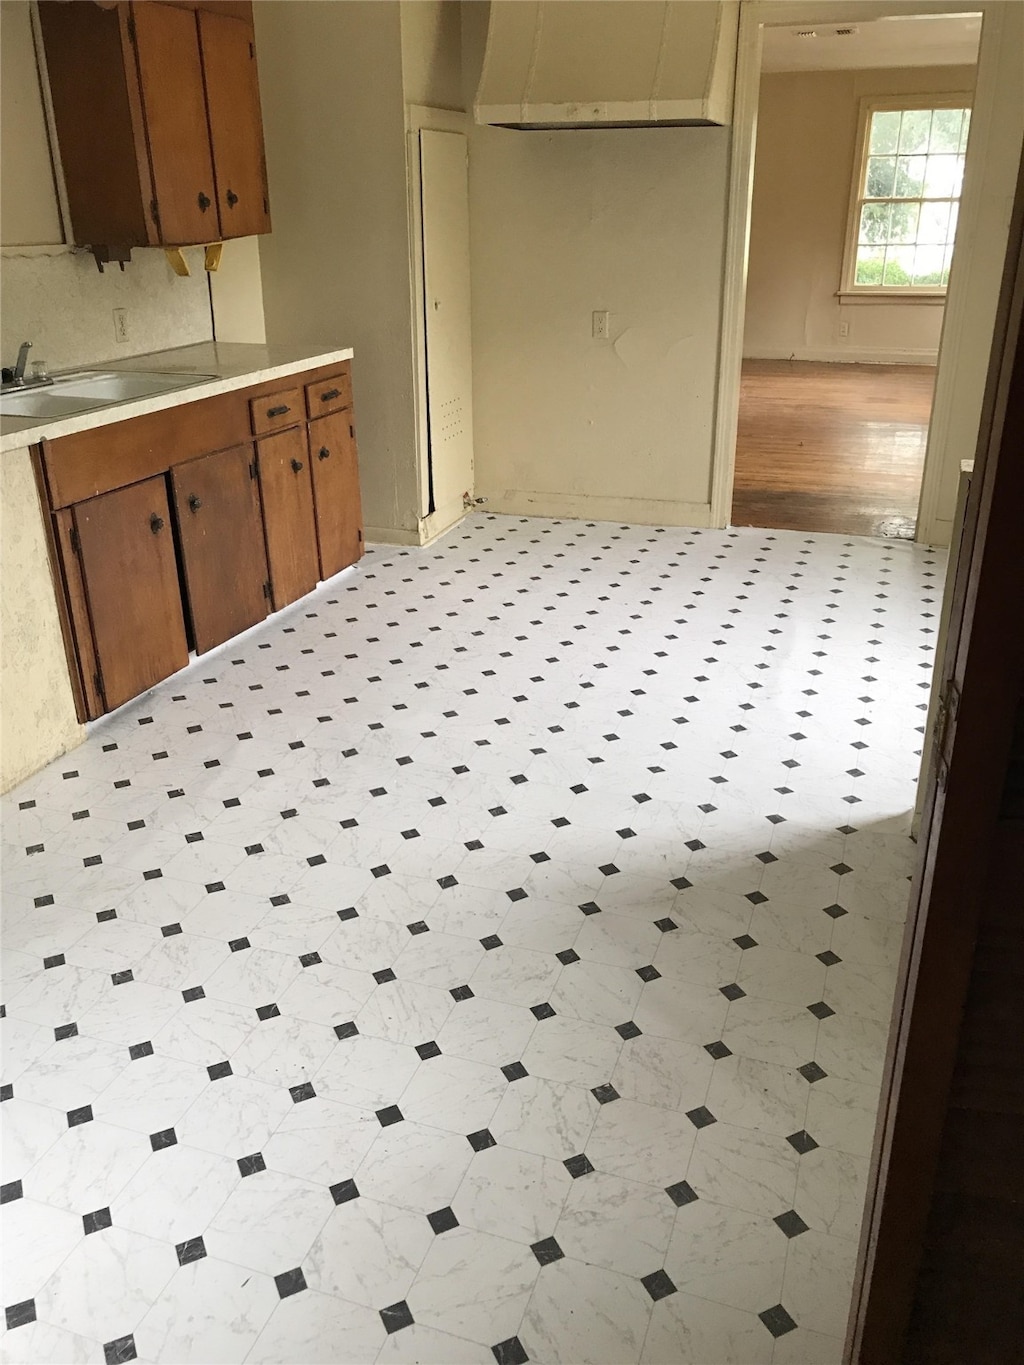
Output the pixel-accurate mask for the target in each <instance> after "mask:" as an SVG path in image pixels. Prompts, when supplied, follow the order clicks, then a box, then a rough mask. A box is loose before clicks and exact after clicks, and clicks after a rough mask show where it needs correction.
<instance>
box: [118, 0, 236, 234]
mask: <svg viewBox="0 0 1024 1365" xmlns="http://www.w3.org/2000/svg"><path fill="white" fill-rule="evenodd" d="M132 18H133V20H134V24H135V28H134V34H135V51H136V55H137V60H138V66H139V84H140V86H141V91H142V105H143V110H144V113H145V123H146V138H147V142H148V144H149V159H150V166H151V168H152V173H153V193H154V198H155V200H156V204H157V215H158V223H159V231H160V241H161V243H163V244H164V245H165V246H183V245H186V244H187V243H191V242H215V241H218V240H219V239H220V237H221V235H222V233H221V225H220V223H219V221H218V215H217V202H216V198H215V183H214V177H213V158H212V156H211V155H210V132H209V126H208V124H207V118H206V100H205V97H204V93H203V66H202V60H201V58H200V55H199V32H198V28H197V26H196V13H195V11H194V10H191V9H179V8H178V7H177V6H176V5H165V4H156V3H154V0H142V3H136V4H133V5H132ZM233 22H237V21H233Z"/></svg>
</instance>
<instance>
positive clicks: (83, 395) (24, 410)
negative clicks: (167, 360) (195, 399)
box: [0, 370, 217, 420]
mask: <svg viewBox="0 0 1024 1365" xmlns="http://www.w3.org/2000/svg"><path fill="white" fill-rule="evenodd" d="M216 378H217V376H216V375H214V374H164V373H162V372H161V371H157V370H80V371H78V373H76V374H68V375H64V376H61V377H58V378H57V379H55V380H54V381H53V383H52V384H47V385H44V386H41V387H39V388H27V389H22V390H20V391H19V390H16V389H15V390H11V391H9V392H8V393H4V394H0V416H3V417H28V418H36V419H42V420H45V419H46V418H49V417H70V416H72V415H73V414H74V413H77V412H89V411H91V410H92V409H93V408H103V407H107V406H109V405H110V404H111V403H124V402H127V401H128V400H130V399H132V398H152V397H153V396H154V395H155V394H160V393H172V392H174V391H175V390H177V389H187V388H189V387H190V386H191V385H193V384H202V383H203V382H204V381H205V380H208V379H216Z"/></svg>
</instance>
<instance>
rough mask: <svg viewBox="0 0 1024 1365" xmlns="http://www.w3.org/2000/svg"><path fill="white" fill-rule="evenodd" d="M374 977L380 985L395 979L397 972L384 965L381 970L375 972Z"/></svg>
mask: <svg viewBox="0 0 1024 1365" xmlns="http://www.w3.org/2000/svg"><path fill="white" fill-rule="evenodd" d="M373 979H374V981H376V983H377V985H378V986H383V985H385V984H386V983H387V982H388V981H394V979H395V974H394V972H393V971H392V970H391V968H390V967H384V968H382V970H381V971H379V972H374V974H373Z"/></svg>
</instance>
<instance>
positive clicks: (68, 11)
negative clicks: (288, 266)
mask: <svg viewBox="0 0 1024 1365" xmlns="http://www.w3.org/2000/svg"><path fill="white" fill-rule="evenodd" d="M39 14H40V26H41V32H42V36H43V45H44V48H45V54H46V68H47V75H48V78H49V84H50V90H51V95H52V102H53V112H54V125H55V131H56V135H57V143H58V152H59V156H60V161H61V165H62V168H63V171H64V179H65V183H66V185H67V191H68V205H69V209H70V215H71V234H72V236H73V238H74V241H75V243H76V244H77V245H79V246H91V247H92V248H93V249H94V251H95V252H96V254H97V259H98V260H103V259H106V258H113V257H120V258H121V259H126V258H127V256H128V254H129V253H130V250H131V248H132V247H137V246H186V245H189V244H191V243H204V242H213V241H220V240H223V239H225V238H229V237H244V236H248V235H251V234H254V233H260V232H268V231H269V230H270V213H269V202H268V197H267V183H266V169H265V158H264V152H263V127H262V120H261V116H260V102H259V83H258V80H257V75H256V55H255V43H254V38H253V29H252V6H251V5H250V4H246V3H241V0H240V2H239V3H229V0H207V3H203V0H197V3H192V4H187V3H184V2H183V0H182V3H178V2H177V0H130V2H129V0H117V3H103V4H99V3H95V0H75V2H74V3H71V4H69V3H65V0H41V3H40V5H39Z"/></svg>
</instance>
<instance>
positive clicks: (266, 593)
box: [263, 583, 270, 602]
mask: <svg viewBox="0 0 1024 1365" xmlns="http://www.w3.org/2000/svg"><path fill="white" fill-rule="evenodd" d="M263 596H264V597H265V598H266V599H267V601H268V602H269V601H270V584H269V583H264V584H263Z"/></svg>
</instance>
